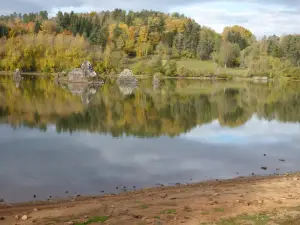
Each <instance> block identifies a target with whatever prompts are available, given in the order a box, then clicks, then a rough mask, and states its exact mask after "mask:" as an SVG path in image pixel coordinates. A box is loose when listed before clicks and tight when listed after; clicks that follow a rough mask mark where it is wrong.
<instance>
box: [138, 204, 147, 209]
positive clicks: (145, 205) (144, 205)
mask: <svg viewBox="0 0 300 225" xmlns="http://www.w3.org/2000/svg"><path fill="white" fill-rule="evenodd" d="M140 208H141V209H148V208H149V205H147V204H143V205H141V206H140Z"/></svg>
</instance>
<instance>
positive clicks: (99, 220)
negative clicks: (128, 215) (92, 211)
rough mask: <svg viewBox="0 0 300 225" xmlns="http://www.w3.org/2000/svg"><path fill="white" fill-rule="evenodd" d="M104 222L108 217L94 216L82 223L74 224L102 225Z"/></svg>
mask: <svg viewBox="0 0 300 225" xmlns="http://www.w3.org/2000/svg"><path fill="white" fill-rule="evenodd" d="M106 220H108V216H95V217H93V218H91V219H89V220H87V221H85V222H83V223H75V225H86V224H91V223H103V222H105V221H106Z"/></svg>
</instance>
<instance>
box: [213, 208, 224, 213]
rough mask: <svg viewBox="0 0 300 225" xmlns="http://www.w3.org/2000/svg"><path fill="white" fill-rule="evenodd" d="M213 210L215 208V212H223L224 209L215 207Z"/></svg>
mask: <svg viewBox="0 0 300 225" xmlns="http://www.w3.org/2000/svg"><path fill="white" fill-rule="evenodd" d="M214 210H215V212H224V211H225V210H224V209H223V208H215V209H214Z"/></svg>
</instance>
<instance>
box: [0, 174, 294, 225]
mask: <svg viewBox="0 0 300 225" xmlns="http://www.w3.org/2000/svg"><path fill="white" fill-rule="evenodd" d="M299 198H300V174H299V173H297V174H290V175H281V176H268V177H247V178H238V179H233V180H222V181H210V182H202V183H197V184H191V185H177V186H175V187H158V188H151V189H143V190H138V191H133V192H125V193H122V194H119V195H106V196H101V197H76V198H75V197H74V198H72V199H67V200H52V201H51V202H35V203H24V204H19V205H8V204H6V203H2V204H0V225H10V224H19V225H28V224H42V225H50V224H63V225H64V224H65V225H67V224H69V225H71V224H76V225H82V224H101V223H102V224H110V225H127V224H128V225H135V224H136V225H144V224H155V225H160V224H170V225H173V224H186V225H201V224H202V225H210V224H216V225H238V224H245V225H246V224H249V225H267V224H270V225H281V224H282V225H298V224H300V200H299ZM22 216H25V217H27V219H26V218H25V217H24V218H23V219H26V220H22V219H21V217H22Z"/></svg>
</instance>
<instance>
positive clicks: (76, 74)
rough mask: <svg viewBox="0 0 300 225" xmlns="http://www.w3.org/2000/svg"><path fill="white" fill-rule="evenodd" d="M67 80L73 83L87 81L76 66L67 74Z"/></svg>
mask: <svg viewBox="0 0 300 225" xmlns="http://www.w3.org/2000/svg"><path fill="white" fill-rule="evenodd" d="M68 81H69V82H73V83H82V82H88V81H89V80H88V77H87V76H86V75H85V73H84V71H83V70H82V69H81V68H76V69H73V70H72V71H71V72H70V73H69V74H68Z"/></svg>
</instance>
